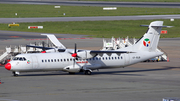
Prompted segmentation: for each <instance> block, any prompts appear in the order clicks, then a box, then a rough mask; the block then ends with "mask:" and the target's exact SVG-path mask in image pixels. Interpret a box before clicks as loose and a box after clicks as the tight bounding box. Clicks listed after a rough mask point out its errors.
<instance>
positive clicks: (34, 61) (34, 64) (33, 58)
mask: <svg viewBox="0 0 180 101" xmlns="http://www.w3.org/2000/svg"><path fill="white" fill-rule="evenodd" d="M31 58H32V65H33V68H38V59H37V57H36V56H31Z"/></svg>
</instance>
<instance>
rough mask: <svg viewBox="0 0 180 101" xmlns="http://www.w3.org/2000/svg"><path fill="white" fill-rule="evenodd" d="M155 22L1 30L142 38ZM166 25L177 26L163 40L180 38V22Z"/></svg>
mask: <svg viewBox="0 0 180 101" xmlns="http://www.w3.org/2000/svg"><path fill="white" fill-rule="evenodd" d="M152 21H155V20H121V21H70V22H35V23H19V24H20V26H12V27H11V28H8V24H0V30H8V31H24V32H40V33H59V34H81V35H89V37H96V38H111V37H112V36H114V37H126V36H129V37H135V38H140V37H141V36H142V35H143V34H144V33H145V32H146V30H147V27H140V25H142V24H145V25H149V24H150V22H152ZM161 21H164V25H169V26H175V27H173V28H163V30H168V34H163V35H161V38H174V37H180V34H179V32H180V29H179V28H180V24H179V23H180V20H178V19H175V21H170V20H162V19H161ZM28 26H43V29H28Z"/></svg>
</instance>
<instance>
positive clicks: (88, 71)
mask: <svg viewBox="0 0 180 101" xmlns="http://www.w3.org/2000/svg"><path fill="white" fill-rule="evenodd" d="M84 74H85V75H91V74H92V70H85V71H84Z"/></svg>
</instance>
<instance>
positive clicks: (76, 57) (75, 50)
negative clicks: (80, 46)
mask: <svg viewBox="0 0 180 101" xmlns="http://www.w3.org/2000/svg"><path fill="white" fill-rule="evenodd" d="M69 53H70V54H71V56H72V57H74V59H73V67H74V66H75V64H76V60H78V56H77V46H76V43H75V45H74V53H71V52H69Z"/></svg>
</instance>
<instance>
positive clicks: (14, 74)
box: [12, 72, 20, 76]
mask: <svg viewBox="0 0 180 101" xmlns="http://www.w3.org/2000/svg"><path fill="white" fill-rule="evenodd" d="M12 73H13V76H18V75H19V74H20V73H19V72H12Z"/></svg>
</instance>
